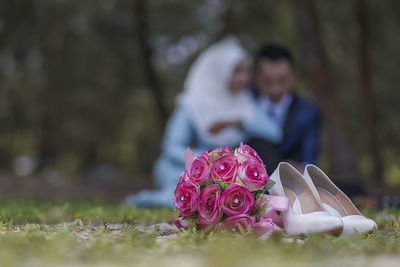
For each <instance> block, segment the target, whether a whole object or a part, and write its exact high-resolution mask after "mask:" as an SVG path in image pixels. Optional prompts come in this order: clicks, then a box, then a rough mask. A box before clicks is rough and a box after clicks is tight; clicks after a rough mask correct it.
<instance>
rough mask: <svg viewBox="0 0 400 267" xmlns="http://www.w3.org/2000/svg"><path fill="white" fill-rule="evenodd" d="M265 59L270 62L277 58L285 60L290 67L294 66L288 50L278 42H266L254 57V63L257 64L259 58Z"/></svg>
mask: <svg viewBox="0 0 400 267" xmlns="http://www.w3.org/2000/svg"><path fill="white" fill-rule="evenodd" d="M263 59H266V60H269V61H272V62H276V61H279V60H287V61H288V62H289V63H290V65H291V66H292V67H294V59H293V56H292V53H291V52H290V50H289V49H288V48H286V47H284V46H282V45H278V44H266V45H263V46H262V47H261V48H260V50H259V51H258V54H257V57H256V63H257V64H258V63H259V62H260V61H261V60H263Z"/></svg>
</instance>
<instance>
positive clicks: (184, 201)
mask: <svg viewBox="0 0 400 267" xmlns="http://www.w3.org/2000/svg"><path fill="white" fill-rule="evenodd" d="M181 178H182V179H179V181H180V182H178V185H177V186H176V188H175V192H174V204H175V206H176V207H177V208H178V209H179V210H180V211H181V212H182V215H183V216H190V215H192V214H193V213H194V212H195V211H196V210H197V197H198V195H199V186H198V185H196V184H194V183H192V182H191V181H190V180H185V178H184V176H181Z"/></svg>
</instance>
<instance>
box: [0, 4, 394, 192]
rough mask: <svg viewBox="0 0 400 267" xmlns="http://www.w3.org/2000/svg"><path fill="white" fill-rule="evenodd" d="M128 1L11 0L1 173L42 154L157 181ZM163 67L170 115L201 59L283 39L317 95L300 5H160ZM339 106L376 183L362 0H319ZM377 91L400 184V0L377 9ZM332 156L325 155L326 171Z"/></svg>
mask: <svg viewBox="0 0 400 267" xmlns="http://www.w3.org/2000/svg"><path fill="white" fill-rule="evenodd" d="M133 2H134V1H128V0H120V1H116V0H98V1H94V0H93V1H68V0H57V1H53V0H51V1H50V0H43V1H30V0H15V1H1V2H0V165H1V166H2V167H3V168H7V169H8V168H10V167H11V166H12V164H13V160H14V159H15V158H16V157H17V156H19V155H32V156H34V157H37V158H39V159H40V160H41V161H44V162H45V163H46V166H53V167H55V168H58V169H61V170H63V171H72V172H81V171H85V170H87V169H88V168H90V167H91V166H94V165H96V164H103V163H107V164H112V165H114V166H116V167H117V168H120V169H123V170H127V171H129V172H133V173H150V171H151V167H152V164H153V161H154V159H155V158H156V157H157V155H158V153H159V143H160V138H161V136H162V131H163V129H162V126H161V125H162V124H161V123H160V120H159V116H158V114H157V109H156V108H155V101H154V96H153V95H152V92H151V90H150V89H149V85H148V84H147V83H146V80H145V79H144V77H145V73H144V72H145V70H144V68H143V67H142V62H141V59H140V58H141V57H140V53H141V51H140V47H139V45H138V40H137V38H136V28H135V26H136V25H135V23H134V22H135V20H134V10H133V7H134V5H133ZM146 2H147V4H148V14H144V16H145V18H146V20H147V22H148V24H149V33H148V35H149V37H150V40H149V41H150V42H149V43H150V45H151V49H153V51H154V58H153V59H152V62H153V63H154V64H155V67H156V71H157V74H158V75H159V79H160V81H161V84H162V89H163V92H164V99H163V100H164V102H165V104H166V105H167V107H168V111H169V112H170V111H171V110H172V109H173V106H174V97H175V96H176V94H178V93H179V92H180V91H181V90H182V84H183V80H184V77H185V74H186V71H187V69H188V66H189V65H190V63H191V62H192V61H193V60H194V58H195V56H196V55H197V54H198V52H199V51H200V50H201V49H203V48H204V47H206V46H207V45H208V44H210V43H212V42H213V41H215V40H216V39H217V38H219V37H220V36H221V34H224V33H234V34H237V35H238V36H239V37H240V38H241V40H242V41H243V45H244V46H245V47H246V48H247V49H249V50H250V51H251V52H252V53H254V52H255V51H256V49H257V47H258V46H259V45H260V44H261V43H263V42H269V41H273V42H280V43H283V44H285V45H287V46H288V47H289V48H291V49H292V50H293V52H294V54H295V56H296V59H297V65H296V68H297V70H298V76H299V81H298V88H297V89H298V90H299V91H301V92H302V93H303V94H306V95H308V96H309V97H311V98H313V96H312V93H311V92H310V90H309V88H308V81H307V73H306V71H305V67H304V65H303V64H302V62H303V60H304V58H302V54H301V50H300V47H299V46H300V45H299V29H298V25H296V22H295V18H294V10H293V8H294V5H293V2H292V1H290V0H282V1H279V2H277V1H272V0H267V1H264V0H253V1H237V0H231V1H227V0H186V1H176V0H151V1H146ZM316 4H317V7H318V15H319V16H320V20H321V28H322V30H323V32H322V37H323V40H324V45H325V46H326V48H327V51H328V54H329V59H330V63H331V67H332V70H333V72H334V80H335V82H336V84H335V85H336V87H337V88H338V89H339V96H338V97H339V99H340V103H341V105H342V108H343V110H344V113H345V114H346V119H347V121H346V122H347V126H348V129H349V132H350V136H351V139H352V142H353V144H354V147H355V149H356V152H357V155H358V158H359V167H360V170H361V173H362V174H363V175H364V176H365V177H368V176H369V175H370V169H369V166H370V165H371V164H370V162H371V158H370V157H369V155H368V151H367V150H366V145H365V144H366V142H367V141H366V140H367V139H366V138H367V137H366V133H365V130H364V129H365V125H364V120H363V119H364V118H363V113H362V108H361V106H362V103H361V98H360V88H359V73H358V67H357V60H358V58H357V40H356V39H357V33H358V28H357V24H356V21H355V18H354V17H355V5H354V1H323V0H317V1H316ZM368 7H369V8H368V9H369V19H370V25H371V34H370V35H371V40H370V41H371V50H372V51H371V53H372V73H373V78H372V79H373V83H374V86H373V89H374V98H375V101H376V105H377V107H378V110H379V114H378V118H379V125H376V127H379V129H380V131H379V139H380V141H381V145H382V148H383V152H384V160H385V167H386V170H387V171H386V173H385V175H386V181H387V182H389V183H391V184H396V183H399V182H400V178H399V175H398V173H399V172H400V169H399V165H400V162H399V159H398V158H399V154H400V135H399V134H398V133H399V132H400V121H399V120H398V117H399V115H400V105H398V104H397V102H398V101H399V100H400V94H399V93H398V92H397V91H398V90H397V88H396V87H397V85H398V84H399V83H400V77H399V75H397V68H396V67H397V64H398V63H397V61H396V60H395V59H396V58H399V57H400V49H399V47H400V36H399V35H398V34H395V32H396V31H397V29H398V28H399V24H400V15H399V14H400V5H399V2H398V1H395V0H388V1H372V0H370V1H368ZM323 162H324V156H322V164H323Z"/></svg>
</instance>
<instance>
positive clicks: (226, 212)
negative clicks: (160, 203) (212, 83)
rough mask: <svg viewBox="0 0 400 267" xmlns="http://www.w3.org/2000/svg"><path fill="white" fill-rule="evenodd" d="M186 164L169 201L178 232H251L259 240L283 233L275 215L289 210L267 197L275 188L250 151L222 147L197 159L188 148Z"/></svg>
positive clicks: (285, 204) (285, 203) (282, 201)
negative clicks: (173, 205)
mask: <svg viewBox="0 0 400 267" xmlns="http://www.w3.org/2000/svg"><path fill="white" fill-rule="evenodd" d="M185 165H186V168H185V171H184V172H183V173H182V175H181V177H180V178H179V181H178V184H177V186H176V189H175V192H174V198H173V199H174V203H175V206H176V208H177V209H178V210H179V214H178V216H177V217H176V218H173V221H174V223H175V225H176V226H177V227H178V228H179V229H188V228H193V227H195V228H197V229H205V228H207V229H228V230H232V231H239V232H241V233H245V232H248V231H249V229H253V230H252V232H253V233H255V234H257V235H260V236H261V237H266V236H269V235H270V234H271V233H272V232H274V231H276V230H280V229H281V228H280V227H281V226H282V220H281V217H280V216H279V212H286V211H287V209H288V201H287V199H286V198H282V197H275V196H270V195H267V192H268V190H269V189H270V188H271V187H272V186H274V184H275V183H274V182H273V181H272V180H269V179H268V174H267V172H266V170H265V166H264V163H263V162H262V160H261V158H260V157H259V156H258V154H257V152H256V151H255V150H254V149H253V148H251V147H250V146H248V145H244V144H242V143H241V144H240V146H239V147H238V148H236V149H235V150H232V149H230V148H228V147H220V148H216V149H213V150H209V151H207V152H204V153H202V154H201V155H200V156H198V157H195V155H194V154H193V152H191V151H190V150H189V149H188V150H187V151H186V153H185Z"/></svg>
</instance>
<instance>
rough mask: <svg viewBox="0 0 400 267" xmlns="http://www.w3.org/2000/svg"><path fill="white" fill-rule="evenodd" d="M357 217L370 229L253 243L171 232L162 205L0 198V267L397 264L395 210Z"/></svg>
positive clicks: (399, 246)
mask: <svg viewBox="0 0 400 267" xmlns="http://www.w3.org/2000/svg"><path fill="white" fill-rule="evenodd" d="M364 213H365V215H368V216H370V217H372V218H374V219H376V220H377V222H378V224H379V231H378V232H375V233H372V234H369V235H358V236H355V237H352V238H349V237H339V238H336V237H332V236H327V235H312V236H308V237H307V238H305V239H300V238H298V239H296V238H288V237H285V236H283V234H282V233H276V234H275V235H273V236H272V237H271V238H270V239H268V240H264V241H259V240H256V239H255V238H254V237H251V236H247V237H242V236H232V235H228V234H227V233H212V234H211V235H210V236H205V235H204V233H202V232H185V233H181V234H178V235H176V234H175V233H174V229H173V228H172V226H171V225H170V223H171V218H172V216H173V214H174V211H173V210H170V209H165V208H164V209H153V210H140V209H136V208H134V207H127V206H123V205H118V204H101V205H100V204H93V203H70V204H54V203H49V202H34V201H21V200H13V201H11V200H10V201H6V202H4V201H3V202H0V229H1V235H0V266H15V265H17V266H57V265H61V266H93V265H96V266H110V265H112V266H114V265H115V266H143V265H148V266H157V265H158V266H160V265H161V266H246V267H247V266H285V265H298V266H302V265H303V266H310V265H316V266H320V265H324V266H340V265H342V266H376V265H377V266H400V226H399V223H400V212H399V211H394V210H385V211H372V210H364ZM165 222H166V223H165ZM167 223H168V224H167Z"/></svg>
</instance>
